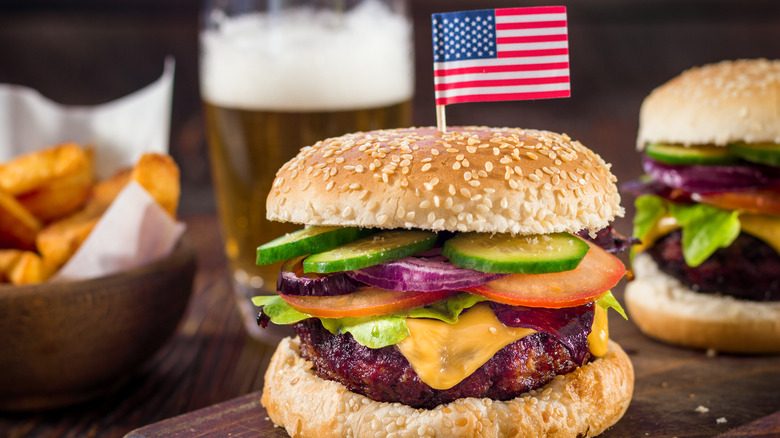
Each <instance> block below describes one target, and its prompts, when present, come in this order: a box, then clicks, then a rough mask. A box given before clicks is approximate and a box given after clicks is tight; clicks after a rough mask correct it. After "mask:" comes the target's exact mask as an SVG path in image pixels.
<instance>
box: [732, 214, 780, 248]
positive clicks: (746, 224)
mask: <svg viewBox="0 0 780 438" xmlns="http://www.w3.org/2000/svg"><path fill="white" fill-rule="evenodd" d="M739 223H740V226H741V227H742V231H744V232H746V233H748V234H750V235H752V236H755V237H757V238H759V239H761V240H763V241H764V242H766V243H767V244H768V245H769V246H771V247H772V248H774V249H775V251H777V252H780V218H778V217H777V216H769V215H764V214H743V215H740V216H739Z"/></svg>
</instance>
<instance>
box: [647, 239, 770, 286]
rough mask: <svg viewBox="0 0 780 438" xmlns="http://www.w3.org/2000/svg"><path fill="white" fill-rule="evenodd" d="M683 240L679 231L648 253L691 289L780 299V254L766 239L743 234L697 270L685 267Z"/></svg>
mask: <svg viewBox="0 0 780 438" xmlns="http://www.w3.org/2000/svg"><path fill="white" fill-rule="evenodd" d="M681 241H682V231H680V230H677V231H674V232H672V233H671V234H668V235H666V236H664V237H662V238H660V239H658V241H657V242H656V243H655V244H654V245H653V246H652V247H651V248H650V249H649V250H648V251H647V252H648V254H650V256H651V257H653V260H655V262H656V264H658V267H659V268H660V269H661V271H663V272H665V273H666V274H668V275H670V276H672V277H674V278H676V279H678V280H680V281H681V282H682V283H683V284H684V285H686V286H688V288H690V289H691V290H694V291H697V292H704V293H720V294H723V295H730V296H733V297H735V298H739V299H743V300H753V301H778V300H780V276H778V272H780V254H778V253H777V251H776V250H775V249H774V248H772V247H771V246H769V245H768V244H766V243H765V242H763V241H762V240H760V239H757V238H755V237H753V236H751V235H749V234H745V233H742V234H740V235H739V236H738V237H737V239H736V240H735V241H734V243H732V244H731V245H730V246H729V247H727V248H720V249H718V250H717V251H715V253H714V254H713V255H712V256H710V258H708V259H707V260H705V261H704V263H702V264H701V265H699V266H697V267H695V268H692V267H690V266H688V265H686V264H685V260H684V259H683V253H682V243H681Z"/></svg>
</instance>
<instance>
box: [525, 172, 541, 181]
mask: <svg viewBox="0 0 780 438" xmlns="http://www.w3.org/2000/svg"><path fill="white" fill-rule="evenodd" d="M528 179H530V180H531V181H533V182H539V180H540V178H539V177H538V176H536V174H535V173H532V174H530V175H528Z"/></svg>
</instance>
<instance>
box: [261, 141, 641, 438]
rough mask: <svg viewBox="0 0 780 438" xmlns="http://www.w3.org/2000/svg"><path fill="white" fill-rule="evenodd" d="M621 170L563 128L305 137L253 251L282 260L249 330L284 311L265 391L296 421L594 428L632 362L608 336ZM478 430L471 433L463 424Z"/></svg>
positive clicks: (368, 428)
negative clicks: (280, 226) (275, 233)
mask: <svg viewBox="0 0 780 438" xmlns="http://www.w3.org/2000/svg"><path fill="white" fill-rule="evenodd" d="M615 181H616V180H615V177H614V176H613V175H612V174H611V173H610V171H609V165H608V164H606V163H605V162H604V161H603V160H602V159H601V158H600V157H599V156H598V155H596V154H595V153H593V152H592V151H591V150H589V149H587V148H586V147H584V146H583V145H582V144H580V143H579V142H577V141H574V140H572V139H570V138H569V137H568V136H566V135H560V134H556V133H552V132H548V131H537V130H523V129H512V128H503V129H496V128H487V127H460V128H451V130H450V132H447V133H442V132H439V131H438V130H436V129H434V128H410V129H398V130H383V131H372V132H364V133H355V134H348V135H345V136H342V137H338V138H331V139H327V140H323V141H321V142H318V143H317V144H315V145H313V146H310V147H305V148H303V149H302V150H301V152H300V153H299V154H298V156H296V157H295V158H294V159H293V160H291V161H289V162H288V163H286V164H285V165H284V166H283V167H282V168H281V169H280V171H279V172H278V173H277V176H276V179H275V181H274V184H273V188H272V190H271V194H270V195H269V198H268V202H267V210H268V216H269V219H272V220H280V221H288V222H295V223H300V224H304V225H305V226H306V227H305V228H303V229H302V230H300V231H297V232H294V233H291V234H288V235H285V236H282V237H280V238H278V239H276V240H274V241H271V242H268V243H266V244H264V245H262V246H260V247H259V248H258V263H259V264H266V263H273V262H276V261H281V260H285V262H284V264H283V267H282V271H281V273H280V275H279V280H278V284H277V290H278V295H275V296H269V297H256V298H255V300H254V301H255V304H257V305H258V306H261V313H260V316H259V317H258V321H259V323H260V325H262V326H266V325H267V324H268V323H274V324H294V329H295V332H296V334H297V337H296V338H295V339H290V338H287V339H285V340H283V341H282V342H281V343H280V345H279V347H278V348H277V351H276V353H275V354H274V357H273V358H272V360H271V364H270V366H269V369H268V372H267V374H266V382H265V388H264V391H263V397H262V403H263V405H264V406H265V407H266V409H267V410H268V413H269V416H270V418H271V419H272V420H273V421H274V422H275V423H276V424H277V425H280V426H282V427H285V428H286V429H287V431H288V433H290V434H291V435H293V436H366V435H368V434H370V436H387V435H390V434H392V432H394V431H398V430H407V431H411V432H413V433H414V434H416V435H418V436H425V435H431V436H432V435H435V434H443V436H472V435H473V433H474V430H477V429H481V430H482V433H483V434H487V435H490V436H547V435H548V434H550V433H553V432H556V431H557V432H556V433H561V435H560V436H595V435H597V434H599V433H601V432H602V431H603V430H605V429H606V428H607V427H609V426H611V425H612V424H614V423H615V422H616V421H618V419H619V418H620V417H621V416H622V415H623V413H624V412H625V409H626V408H627V407H628V404H629V402H630V400H631V395H632V391H633V378H634V376H633V368H632V366H631V362H630V361H629V359H628V357H627V356H626V355H625V353H624V352H623V351H622V349H621V348H620V347H619V346H618V345H617V344H616V343H614V342H613V341H610V340H609V332H608V324H607V310H608V309H616V310H617V311H618V312H620V313H621V314H622V313H623V311H622V309H621V307H620V304H619V303H618V302H617V300H615V298H614V297H613V296H612V294H611V292H610V289H611V288H612V287H613V286H615V285H616V284H617V283H618V281H619V280H620V279H621V278H622V277H623V275H624V273H625V267H624V266H623V264H622V263H621V262H620V261H619V259H617V258H616V257H615V256H614V255H613V254H610V252H608V251H607V250H605V249H602V248H601V247H600V246H599V245H597V244H596V243H595V242H608V243H609V245H608V247H609V249H610V250H611V251H614V250H615V249H616V248H619V247H623V246H625V245H624V243H625V241H624V240H623V239H622V238H621V237H620V236H618V235H617V234H616V233H614V232H613V231H612V229H611V228H610V226H609V222H610V221H611V220H613V219H614V218H615V216H622V215H623V209H622V207H621V206H620V196H619V194H618V192H617V188H616V186H615ZM475 428H476V429H475Z"/></svg>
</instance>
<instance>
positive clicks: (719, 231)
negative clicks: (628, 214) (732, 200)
mask: <svg viewBox="0 0 780 438" xmlns="http://www.w3.org/2000/svg"><path fill="white" fill-rule="evenodd" d="M634 204H635V205H636V216H634V237H637V238H639V239H644V238H646V237H647V235H648V234H649V232H650V230H652V229H653V226H654V225H655V224H656V222H658V220H659V219H661V218H662V217H663V216H664V215H665V214H667V213H669V214H671V215H672V216H673V217H674V219H675V221H677V223H678V224H679V225H680V227H681V228H682V249H683V258H684V259H685V263H686V264H687V265H688V266H691V267H694V268H695V267H697V266H699V265H701V264H702V263H704V261H705V260H707V259H708V258H709V257H710V256H711V255H712V254H713V253H714V252H715V251H717V250H718V248H726V247H728V246H729V245H731V244H732V243H733V242H734V240H735V239H736V238H737V236H738V235H739V233H740V230H741V226H740V223H739V212H738V211H729V210H722V209H720V208H717V207H712V206H710V205H706V204H681V203H677V202H671V201H668V200H666V199H663V198H661V197H659V196H655V195H644V196H640V197H638V198H637V199H636V201H635V202H634Z"/></svg>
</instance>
